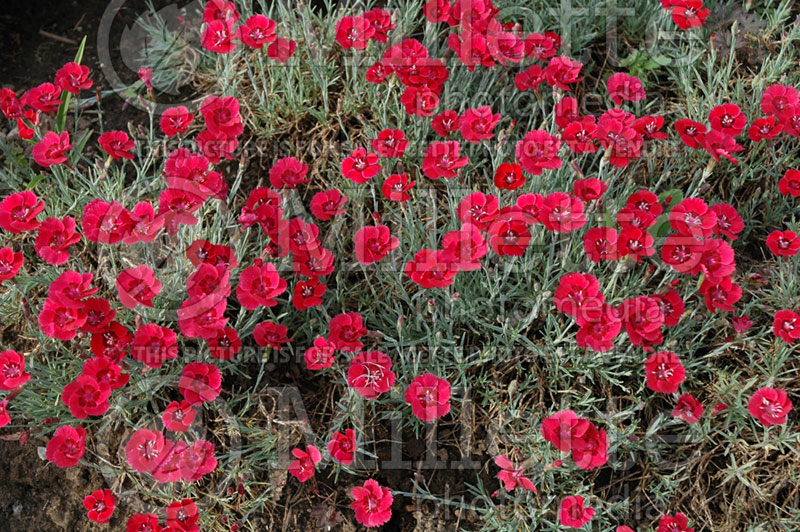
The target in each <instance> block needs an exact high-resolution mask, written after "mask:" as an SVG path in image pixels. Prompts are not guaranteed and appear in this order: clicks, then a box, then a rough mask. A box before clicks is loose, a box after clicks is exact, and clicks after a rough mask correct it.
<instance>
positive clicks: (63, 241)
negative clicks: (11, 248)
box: [34, 216, 81, 266]
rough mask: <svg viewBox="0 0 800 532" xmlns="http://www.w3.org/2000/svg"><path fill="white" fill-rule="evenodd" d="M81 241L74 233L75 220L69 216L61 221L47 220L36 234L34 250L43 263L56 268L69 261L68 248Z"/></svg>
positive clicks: (78, 234)
mask: <svg viewBox="0 0 800 532" xmlns="http://www.w3.org/2000/svg"><path fill="white" fill-rule="evenodd" d="M80 239H81V235H80V233H76V232H75V220H74V219H72V218H70V217H69V216H65V217H64V218H63V219H58V218H47V219H46V220H45V221H44V222H42V225H41V226H40V227H39V232H38V233H37V234H36V242H35V243H34V249H35V250H36V254H37V255H39V256H40V257H41V258H42V259H43V260H44V261H45V262H47V263H48V264H52V265H54V266H58V265H61V264H64V263H65V262H67V260H69V256H70V255H69V251H68V249H67V248H69V246H71V245H73V244H76V243H77V242H79V241H80Z"/></svg>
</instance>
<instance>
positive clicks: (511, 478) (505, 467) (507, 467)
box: [494, 454, 536, 493]
mask: <svg viewBox="0 0 800 532" xmlns="http://www.w3.org/2000/svg"><path fill="white" fill-rule="evenodd" d="M494 463H495V464H497V466H498V467H500V468H501V469H500V471H499V472H498V473H497V478H498V480H500V481H501V482H502V483H503V487H504V488H505V490H506V491H513V490H515V489H517V488H521V489H523V490H527V491H532V492H533V493H536V486H534V485H533V482H531V479H529V478H528V477H526V476H525V475H524V473H525V469H526V463H525V462H523V463H521V464H519V465H518V466H515V465H514V464H513V463H512V462H511V460H509V459H508V457H507V456H506V455H504V454H501V455H499V456H497V457H495V459H494Z"/></svg>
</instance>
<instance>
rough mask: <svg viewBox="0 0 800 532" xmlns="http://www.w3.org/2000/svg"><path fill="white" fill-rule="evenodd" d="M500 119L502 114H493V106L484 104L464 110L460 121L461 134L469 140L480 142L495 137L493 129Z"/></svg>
mask: <svg viewBox="0 0 800 532" xmlns="http://www.w3.org/2000/svg"><path fill="white" fill-rule="evenodd" d="M499 121H500V114H499V113H497V114H492V108H491V107H489V106H488V105H484V106H482V107H478V108H470V109H467V110H466V111H464V114H462V115H461V117H460V118H459V121H458V125H459V129H460V130H461V135H462V136H463V137H464V140H466V141H467V142H475V143H479V142H480V141H482V140H487V139H490V138H492V137H494V133H492V129H494V127H495V126H496V125H497V123H498V122H499Z"/></svg>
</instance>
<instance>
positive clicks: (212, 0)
mask: <svg viewBox="0 0 800 532" xmlns="http://www.w3.org/2000/svg"><path fill="white" fill-rule="evenodd" d="M239 16H240V15H239V12H238V11H236V4H234V3H233V2H232V1H229V0H208V1H207V2H206V6H205V9H204V10H203V22H211V21H214V20H225V19H231V20H233V21H234V22H237V21H238V20H239Z"/></svg>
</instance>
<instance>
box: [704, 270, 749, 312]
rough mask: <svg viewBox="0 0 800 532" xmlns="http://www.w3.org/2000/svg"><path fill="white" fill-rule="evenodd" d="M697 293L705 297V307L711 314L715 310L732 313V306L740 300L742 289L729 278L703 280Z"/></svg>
mask: <svg viewBox="0 0 800 532" xmlns="http://www.w3.org/2000/svg"><path fill="white" fill-rule="evenodd" d="M699 292H700V293H701V294H703V295H704V296H705V303H706V307H707V308H708V310H710V311H711V312H716V311H717V309H719V310H724V311H726V312H733V305H734V304H736V302H737V301H739V300H740V299H741V298H742V288H741V287H740V286H739V285H737V284H736V283H734V282H733V280H732V279H731V278H730V277H725V278H723V279H705V280H704V281H703V282H702V284H701V285H700V290H699Z"/></svg>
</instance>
